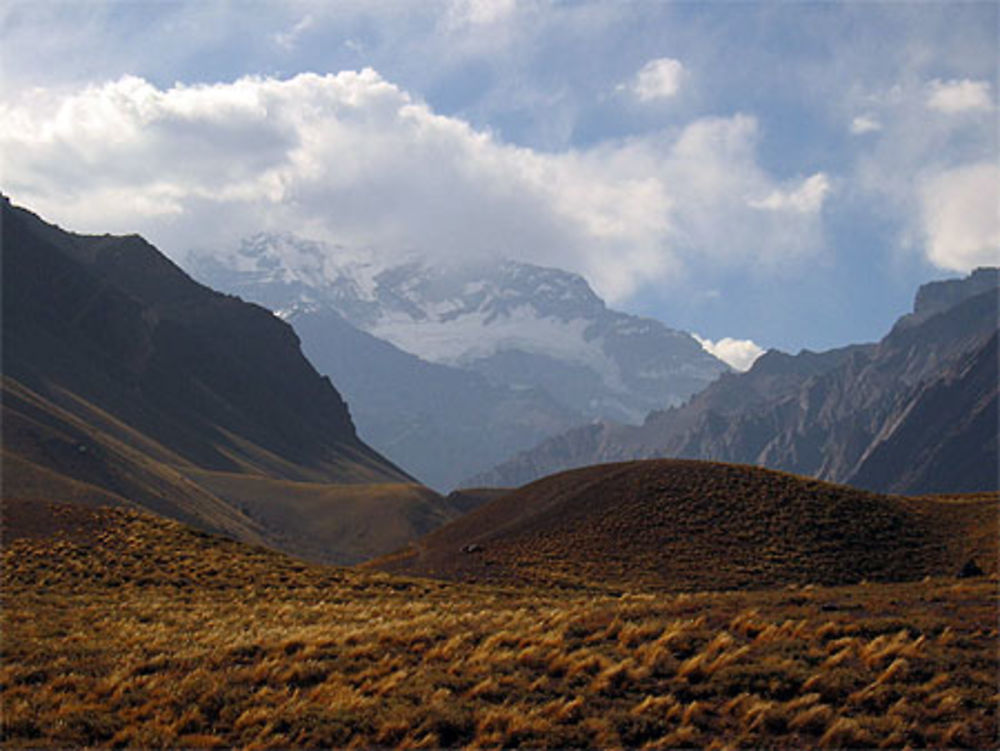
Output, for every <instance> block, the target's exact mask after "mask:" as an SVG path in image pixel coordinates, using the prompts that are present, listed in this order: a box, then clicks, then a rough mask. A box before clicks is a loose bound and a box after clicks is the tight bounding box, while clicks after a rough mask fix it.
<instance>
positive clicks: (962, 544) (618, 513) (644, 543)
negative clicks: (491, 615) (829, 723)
mask: <svg viewBox="0 0 1000 751" xmlns="http://www.w3.org/2000/svg"><path fill="white" fill-rule="evenodd" d="M997 511H998V507H997V497H996V495H995V494H994V495H993V496H992V497H984V498H971V499H968V500H965V501H945V500H934V499H926V498H925V499H919V500H910V499H905V498H900V497H892V496H881V495H875V494H872V493H868V492H864V491H859V490H855V489H853V488H849V487H844V486H838V485H831V484H828V483H823V482H819V481H816V480H809V479H807V478H802V477H797V476H794V475H790V474H786V473H780V472H774V471H772V470H765V469H760V468H756V467H747V466H740V465H731V464H717V463H712V462H696V461H687V460H654V461H640V462H625V463H620V464H608V465H598V466H592V467H586V468H583V469H578V470H571V471H569V472H564V473H560V474H557V475H553V476H551V477H547V478H544V479H542V480H539V481H537V482H534V483H532V484H530V485H527V486H525V487H523V488H520V489H519V490H517V491H514V492H512V493H510V494H508V495H504V496H501V497H500V498H499V499H497V500H495V501H493V502H491V503H489V504H487V505H486V506H483V507H482V508H479V509H477V510H476V511H473V512H471V513H470V514H467V515H465V516H463V517H461V518H459V519H458V520H456V521H454V522H452V523H451V524H449V525H447V526H445V527H443V528H442V529H439V530H437V531H435V532H433V533H431V534H430V535H428V536H427V537H425V538H423V539H421V540H419V541H417V542H416V543H414V544H412V545H411V546H410V547H409V548H408V549H406V550H403V551H401V552H399V553H397V554H395V555H392V556H387V557H385V558H382V559H380V560H377V561H374V562H372V563H371V564H369V565H371V566H373V567H376V568H380V569H382V570H386V571H390V572H400V573H404V572H405V573H408V574H418V575H427V576H435V577H442V578H448V579H476V580H485V581H502V582H518V581H526V582H536V583H537V582H543V581H550V582H552V581H555V582H563V583H566V584H571V585H579V584H586V583H595V582H597V583H602V584H612V585H614V584H617V585H620V586H635V585H636V584H638V583H641V584H642V585H646V586H654V587H663V588H667V589H678V590H699V589H729V588H747V587H748V588H760V587H770V586H778V585H784V584H792V583H799V584H804V583H807V582H816V583H820V582H821V583H825V584H840V583H848V582H856V581H859V580H861V579H878V580H908V579H916V578H921V577H923V576H926V575H931V574H955V573H957V572H958V571H959V570H960V569H961V567H962V566H963V564H964V563H965V562H966V561H968V560H969V559H970V558H975V559H976V560H977V561H979V562H980V563H981V564H982V565H986V566H988V567H992V569H993V570H995V567H996V539H995V536H993V535H989V536H987V537H983V536H982V535H977V534H975V531H976V530H979V529H981V528H982V527H983V526H984V524H985V526H986V528H987V529H989V528H993V529H995V525H996V522H997V520H998V516H997ZM991 525H992V526H991Z"/></svg>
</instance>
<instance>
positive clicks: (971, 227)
mask: <svg viewBox="0 0 1000 751" xmlns="http://www.w3.org/2000/svg"><path fill="white" fill-rule="evenodd" d="M921 198H922V201H923V218H924V230H925V232H926V235H927V255H928V258H929V259H930V260H931V262H932V263H934V264H935V265H936V266H938V267H939V268H942V269H947V270H949V271H963V272H965V271H970V270H972V269H974V268H976V267H977V266H996V265H1000V209H998V207H1000V167H998V166H997V164H995V163H993V162H983V163H980V164H973V165H969V166H965V167H959V168H957V169H952V170H947V171H945V172H941V173H939V174H937V175H934V176H933V177H931V178H928V179H927V180H926V181H925V182H924V183H923V186H922V191H921Z"/></svg>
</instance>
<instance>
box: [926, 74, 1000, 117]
mask: <svg viewBox="0 0 1000 751" xmlns="http://www.w3.org/2000/svg"><path fill="white" fill-rule="evenodd" d="M926 101H927V107H928V108H929V109H932V110H937V111H938V112H944V113H946V114H949V115H951V114H956V113H959V112H969V111H983V110H989V109H992V107H993V100H992V97H991V96H990V84H989V81H971V80H969V79H968V78H965V79H962V80H961V81H957V80H956V81H941V80H939V79H936V80H934V81H931V82H930V84H928V86H927V100H926Z"/></svg>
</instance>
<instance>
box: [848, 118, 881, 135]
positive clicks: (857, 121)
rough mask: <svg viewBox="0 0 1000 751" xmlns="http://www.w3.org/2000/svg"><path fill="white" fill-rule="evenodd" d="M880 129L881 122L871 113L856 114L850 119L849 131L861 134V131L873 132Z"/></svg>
mask: <svg viewBox="0 0 1000 751" xmlns="http://www.w3.org/2000/svg"><path fill="white" fill-rule="evenodd" d="M879 130H882V123H881V122H879V120H878V118H876V117H873V116H872V115H858V116H857V117H855V118H854V119H853V120H851V133H853V134H854V135H856V136H857V135H861V134H862V133H873V132H875V131H879Z"/></svg>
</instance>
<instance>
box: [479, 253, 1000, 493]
mask: <svg viewBox="0 0 1000 751" xmlns="http://www.w3.org/2000/svg"><path fill="white" fill-rule="evenodd" d="M997 288H998V272H997V270H996V269H980V270H978V271H976V272H974V273H973V274H971V275H970V276H969V277H968V278H966V279H964V280H954V281H950V282H946V283H935V284H932V285H927V286H925V287H923V288H921V290H920V292H918V294H917V300H916V303H915V306H914V311H913V313H911V314H909V315H907V316H904V317H903V318H902V319H900V321H899V322H897V324H896V325H895V326H894V327H893V329H892V331H891V332H890V333H889V334H888V335H887V336H886V337H885V338H884V339H882V341H880V342H879V343H878V344H871V345H856V346H851V347H846V348H843V349H839V350H832V351H830V352H824V353H813V352H808V351H805V352H802V353H800V354H798V355H795V356H791V355H787V354H783V353H780V352H768V353H767V354H765V355H764V356H762V357H761V358H760V359H758V360H757V362H756V363H755V364H754V366H753V367H752V368H751V369H750V370H749V371H748V372H747V373H743V374H725V375H723V376H722V377H721V378H720V379H719V380H718V381H716V382H715V383H713V384H712V385H711V386H709V387H708V388H707V389H705V390H704V391H703V392H701V393H700V394H698V395H696V396H695V397H693V398H692V399H690V400H689V401H688V402H687V403H686V404H684V405H683V406H680V407H675V408H671V409H668V410H663V411H659V412H655V413H653V414H651V415H650V416H649V417H648V418H647V420H646V421H645V423H644V424H643V425H641V426H623V425H617V424H610V423H600V424H595V425H589V426H586V427H584V428H579V429H575V430H573V431H570V432H568V433H565V434H563V435H561V436H556V437H553V438H551V439H549V440H547V441H545V442H543V443H542V444H540V445H539V446H537V447H535V448H534V449H531V450H529V451H525V452H522V453H521V454H519V455H517V456H516V457H514V458H513V459H511V460H509V461H507V462H505V463H503V464H501V465H499V466H498V467H496V468H495V469H494V470H492V471H490V472H487V473H483V474H480V475H477V476H475V477H472V478H470V479H469V480H468V481H467V482H468V484H470V485H500V486H509V487H515V486H518V485H522V484H524V483H526V482H529V481H531V480H533V479H535V478H537V477H541V476H544V475H546V474H550V473H552V472H556V471H559V470H561V469H566V468H569V467H575V466H584V465H587V464H594V463H599V462H607V461H620V460H624V459H634V458H650V457H666V456H673V457H686V458H695V459H713V460H719V461H729V462H739V463H747V464H757V465H761V466H766V467H772V468H775V469H782V470H786V471H789V472H795V473H796V474H802V475H809V476H814V477H817V478H820V479H824V480H829V481H833V482H844V483H851V484H857V485H859V486H861V487H867V488H869V489H873V490H883V491H893V492H906V493H925V492H960V491H977V490H989V489H994V488H996V487H997V485H998V476H1000V475H998V458H997V456H998V454H997V391H998V386H997V383H998V380H997V360H996V357H995V356H993V355H991V352H995V347H996V343H995V338H996V333H997V320H998V318H997Z"/></svg>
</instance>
